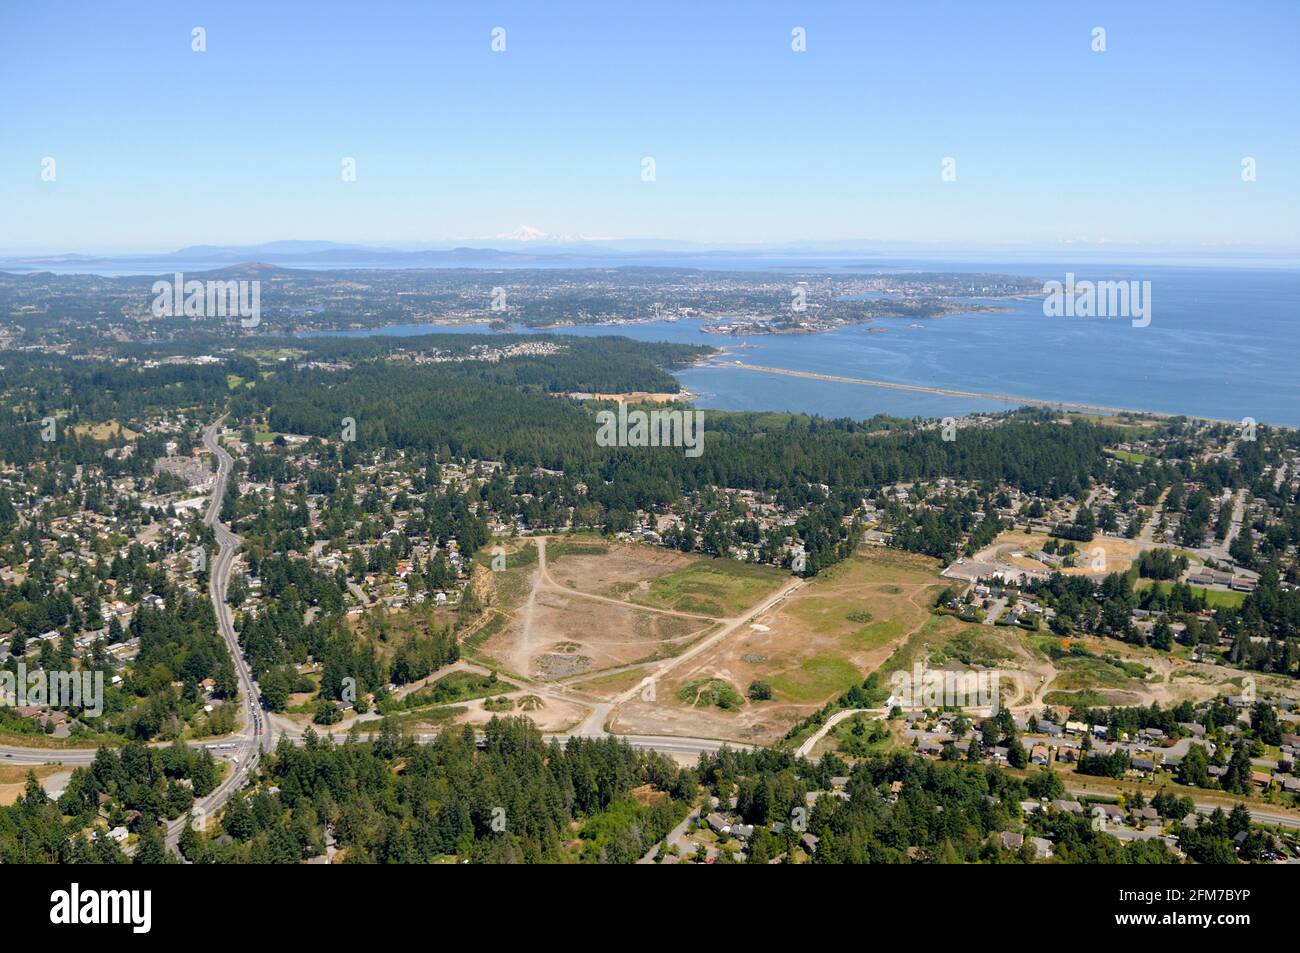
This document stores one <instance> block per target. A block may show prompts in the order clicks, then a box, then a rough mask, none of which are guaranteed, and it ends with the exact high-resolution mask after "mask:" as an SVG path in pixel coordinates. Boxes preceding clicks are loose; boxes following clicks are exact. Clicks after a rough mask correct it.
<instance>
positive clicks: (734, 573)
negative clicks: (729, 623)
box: [630, 559, 789, 618]
mask: <svg viewBox="0 0 1300 953" xmlns="http://www.w3.org/2000/svg"><path fill="white" fill-rule="evenodd" d="M788 578H789V575H788V574H787V573H785V572H783V571H782V570H780V569H777V568H775V567H773V566H756V565H752V564H750V563H738V562H734V561H732V560H729V559H703V560H700V561H699V562H696V563H693V564H691V565H690V566H686V567H685V568H682V569H678V570H676V571H674V572H671V573H669V574H668V575H666V576H662V577H660V578H659V579H656V580H654V581H653V582H652V583H651V584H650V587H649V590H648V591H646V592H634V593H632V594H631V596H630V598H631V600H632V601H633V602H636V603H638V604H640V605H644V606H651V607H653V608H656V609H674V610H676V611H678V612H693V613H696V614H698V615H709V616H714V617H715V618H724V617H728V616H737V615H740V614H741V613H742V612H744V611H745V610H746V609H748V608H749V607H751V606H752V605H754V603H756V602H758V601H759V600H760V599H762V598H763V596H765V595H767V594H768V593H769V592H772V591H773V590H774V589H776V588H777V586H779V585H780V584H781V583H782V582H783V581H784V580H786V579H788Z"/></svg>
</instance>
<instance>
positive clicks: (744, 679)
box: [613, 547, 944, 743]
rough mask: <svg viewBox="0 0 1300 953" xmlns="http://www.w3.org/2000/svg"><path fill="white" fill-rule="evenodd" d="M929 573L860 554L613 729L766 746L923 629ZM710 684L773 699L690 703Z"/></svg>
mask: <svg viewBox="0 0 1300 953" xmlns="http://www.w3.org/2000/svg"><path fill="white" fill-rule="evenodd" d="M937 568H938V564H937V563H936V562H935V561H934V560H931V559H927V558H925V557H922V556H913V555H910V554H905V553H899V552H894V551H889V550H883V549H877V548H875V547H866V548H864V549H863V550H862V551H861V553H860V554H859V555H857V556H854V557H853V558H852V559H850V560H847V561H845V562H844V563H841V564H839V565H838V566H836V567H834V568H832V569H831V570H829V571H827V572H825V573H823V574H822V575H820V576H818V577H817V578H815V579H813V580H811V581H810V582H809V583H808V584H807V585H806V586H804V587H803V588H802V589H800V590H798V591H797V592H796V593H795V594H794V595H792V596H791V597H790V598H788V599H786V600H785V601H783V602H782V603H780V604H779V605H778V606H776V607H775V608H774V609H773V610H772V611H770V612H767V613H764V614H761V615H759V616H756V617H755V618H754V619H753V620H752V621H751V622H750V623H748V624H746V625H742V626H741V627H740V628H739V629H737V630H736V632H735V633H733V634H732V635H731V636H729V637H728V638H726V639H723V640H721V641H719V642H718V643H716V644H715V645H712V646H710V647H709V648H708V649H707V650H706V651H703V652H701V653H700V654H699V655H698V656H696V657H694V658H692V659H690V660H689V661H688V662H687V663H685V664H683V665H681V666H679V667H678V668H677V669H675V670H674V671H672V672H671V673H669V675H668V676H667V677H666V678H665V679H663V681H662V682H660V683H659V684H658V685H656V690H655V697H654V701H653V702H651V701H646V700H644V699H642V698H639V697H638V698H634V699H632V700H630V701H628V702H626V703H625V704H624V705H623V706H622V707H621V708H620V709H619V711H618V714H617V717H616V720H615V723H614V725H613V728H614V730H615V731H616V732H626V733H629V734H675V735H689V736H698V737H714V738H726V739H732V740H736V741H740V742H750V743H770V742H772V741H775V740H776V739H778V738H779V737H780V736H781V735H783V734H784V733H785V732H786V730H787V729H788V728H789V727H790V726H791V725H793V724H795V723H796V722H798V721H800V720H802V719H803V718H805V717H806V716H807V715H809V714H811V713H812V712H813V711H815V710H816V709H817V708H820V707H821V706H822V705H823V704H825V703H826V702H827V701H829V700H830V699H832V698H834V697H836V696H838V695H839V694H840V693H841V692H843V691H844V690H845V689H847V688H848V687H849V686H851V685H853V684H855V683H859V682H861V681H862V680H863V679H864V678H865V677H866V675H867V674H869V673H870V672H872V671H874V670H875V669H876V668H878V667H879V666H880V665H881V663H883V662H884V661H885V660H886V659H887V658H889V657H890V655H891V654H892V653H893V652H894V650H895V648H897V647H898V646H899V645H900V644H902V643H904V642H906V640H907V639H908V637H909V636H910V635H911V634H912V633H913V632H915V631H917V630H919V629H920V628H921V627H922V626H924V625H925V624H926V622H927V620H929V619H930V618H931V616H930V612H929V610H930V606H931V604H932V603H933V601H934V599H935V598H936V597H937V595H938V593H939V592H941V591H942V590H943V588H944V581H943V580H942V579H940V578H939V577H938V576H937V574H936V570H937ZM710 679H716V680H718V681H720V682H723V683H727V684H730V686H731V687H732V688H733V689H734V690H735V692H737V693H739V694H740V695H741V696H744V695H745V693H746V692H747V690H748V688H749V685H750V683H751V682H753V681H755V680H758V681H763V682H766V683H767V684H768V685H770V686H771V687H772V690H773V698H772V700H770V701H762V702H754V701H749V700H748V699H744V700H743V701H742V703H741V704H739V706H738V707H736V708H735V709H734V710H724V709H722V708H719V707H716V706H710V707H705V706H704V705H701V704H699V703H698V701H697V700H698V699H699V698H700V697H701V696H700V687H701V686H702V685H707V684H708V682H707V680H710Z"/></svg>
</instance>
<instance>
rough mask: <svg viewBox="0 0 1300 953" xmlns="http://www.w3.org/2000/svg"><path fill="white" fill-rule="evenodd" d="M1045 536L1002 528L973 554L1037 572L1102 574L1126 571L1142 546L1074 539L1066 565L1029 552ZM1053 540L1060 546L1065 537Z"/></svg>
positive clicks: (1129, 542)
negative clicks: (1071, 562) (1071, 557)
mask: <svg viewBox="0 0 1300 953" xmlns="http://www.w3.org/2000/svg"><path fill="white" fill-rule="evenodd" d="M1049 538H1050V537H1048V536H1046V535H1045V534H1042V533H1021V532H1005V533H1002V534H1000V535H999V536H998V538H997V539H995V540H994V541H993V543H992V544H991V545H989V546H987V547H985V548H984V549H982V550H980V552H979V553H977V554H976V556H975V558H976V559H977V560H985V561H987V560H991V559H992V558H994V557H995V556H997V557H1001V558H1002V559H1005V560H1006V561H1007V562H1009V563H1011V565H1013V566H1016V567H1017V568H1019V569H1032V570H1035V571H1037V572H1054V571H1059V572H1061V573H1062V574H1063V575H1066V576H1078V575H1105V574H1107V573H1112V572H1124V571H1126V570H1127V569H1128V568H1129V567H1130V566H1131V565H1133V561H1134V560H1135V559H1137V558H1138V554H1139V553H1140V552H1141V551H1142V549H1143V546H1142V544H1141V543H1139V542H1138V541H1137V540H1135V539H1115V538H1113V537H1110V536H1097V537H1095V538H1094V539H1092V540H1091V541H1089V542H1086V543H1084V542H1076V543H1074V546H1075V548H1076V549H1077V550H1078V553H1077V554H1075V557H1074V560H1075V562H1076V563H1077V565H1075V566H1068V567H1067V566H1060V565H1052V564H1050V563H1043V562H1040V561H1038V560H1037V559H1034V558H1033V553H1035V552H1037V551H1039V550H1041V549H1042V548H1043V546H1044V545H1045V544H1046V543H1047V541H1048V539H1049ZM1056 542H1057V544H1058V545H1062V546H1063V545H1066V544H1067V543H1068V542H1069V540H1063V539H1058V540H1056ZM1148 548H1149V547H1148ZM1015 553H1021V554H1022V555H1019V556H1017V555H1014V554H1015Z"/></svg>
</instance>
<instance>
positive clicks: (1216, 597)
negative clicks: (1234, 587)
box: [1138, 579, 1246, 609]
mask: <svg viewBox="0 0 1300 953" xmlns="http://www.w3.org/2000/svg"><path fill="white" fill-rule="evenodd" d="M1147 585H1151V586H1156V587H1158V588H1160V589H1168V588H1169V587H1170V586H1171V585H1172V583H1168V582H1152V581H1150V580H1145V579H1144V580H1142V581H1141V582H1140V583H1139V585H1138V588H1139V589H1141V588H1144V587H1145V586H1147ZM1191 590H1192V592H1193V593H1194V594H1195V595H1198V596H1200V595H1204V596H1205V603H1206V605H1208V606H1209V607H1210V608H1211V609H1219V608H1227V609H1235V608H1236V607H1237V606H1239V605H1241V604H1242V603H1243V602H1245V601H1246V593H1244V592H1225V591H1223V590H1221V589H1206V588H1205V587H1204V586H1192V587H1191Z"/></svg>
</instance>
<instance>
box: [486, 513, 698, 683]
mask: <svg viewBox="0 0 1300 953" xmlns="http://www.w3.org/2000/svg"><path fill="white" fill-rule="evenodd" d="M700 561H701V560H700V559H699V558H698V557H691V556H683V555H680V554H676V553H671V552H666V551H664V550H659V549H654V548H652V547H649V546H634V545H626V544H624V545H619V544H606V543H604V542H602V541H590V540H584V539H577V540H570V539H540V538H539V539H533V540H529V541H527V542H525V543H523V544H522V545H517V546H516V547H514V548H512V549H511V550H510V551H509V552H508V553H507V559H506V565H507V567H508V568H507V569H506V570H504V571H501V572H494V573H492V574H491V578H492V582H493V586H494V599H495V604H496V607H497V608H498V609H499V610H500V613H501V619H500V621H498V622H494V623H493V625H492V626H491V628H490V629H489V628H485V629H484V630H483V635H482V638H481V640H476V642H475V644H474V645H473V647H472V648H473V650H474V651H475V652H476V653H477V654H478V655H479V656H480V657H481V658H483V659H484V660H485V661H488V662H490V663H492V664H497V665H500V666H501V667H503V668H504V669H506V670H507V671H510V672H514V673H515V674H517V675H520V676H524V677H527V678H535V679H538V680H541V681H559V680H564V679H572V678H575V677H580V676H584V675H589V674H596V673H599V672H603V671H606V670H610V669H614V670H618V669H622V668H624V667H626V666H633V665H645V664H648V663H650V662H654V661H659V660H662V659H666V658H671V657H672V656H675V655H677V654H679V653H681V652H682V651H683V650H685V649H686V648H687V647H688V646H690V645H691V644H692V643H694V642H695V641H697V640H698V639H700V638H703V637H704V635H705V634H706V632H707V631H708V630H709V629H711V628H712V627H713V621H712V619H711V618H710V617H708V616H703V615H693V614H690V613H680V612H674V611H671V610H658V611H655V610H652V609H649V608H642V607H639V606H636V605H633V604H631V603H629V602H627V601H625V600H624V598H623V597H624V596H625V595H627V594H628V592H629V591H630V590H631V589H633V588H634V587H636V586H638V585H641V584H653V583H654V582H655V581H656V580H659V579H665V578H671V577H672V576H673V575H674V574H675V573H679V572H681V571H683V570H686V571H689V570H690V569H691V568H692V567H693V566H694V565H695V564H696V563H697V562H700Z"/></svg>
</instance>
